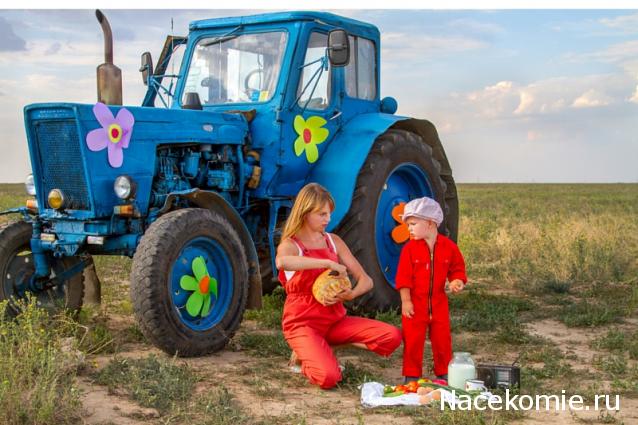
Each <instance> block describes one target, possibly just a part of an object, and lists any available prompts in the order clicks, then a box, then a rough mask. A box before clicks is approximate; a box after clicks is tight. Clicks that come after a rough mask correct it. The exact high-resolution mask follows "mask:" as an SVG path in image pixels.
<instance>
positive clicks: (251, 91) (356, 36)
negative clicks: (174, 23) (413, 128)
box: [142, 12, 381, 197]
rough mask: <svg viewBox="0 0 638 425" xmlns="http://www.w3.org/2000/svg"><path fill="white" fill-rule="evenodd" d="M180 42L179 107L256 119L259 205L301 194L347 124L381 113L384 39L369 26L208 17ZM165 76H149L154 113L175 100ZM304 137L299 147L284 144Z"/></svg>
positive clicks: (295, 16) (312, 15)
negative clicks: (161, 102)
mask: <svg viewBox="0 0 638 425" xmlns="http://www.w3.org/2000/svg"><path fill="white" fill-rule="evenodd" d="M171 42H172V43H173V44H177V43H180V44H181V43H185V44H186V47H185V51H184V54H183V60H182V65H181V69H180V71H179V75H176V76H173V77H175V79H177V81H176V82H175V89H174V93H172V97H173V102H172V107H173V108H181V109H184V108H185V109H202V110H204V111H216V112H221V111H243V112H244V113H245V115H246V116H247V117H248V118H249V119H250V136H251V141H250V143H251V148H252V149H253V150H255V151H256V152H258V153H259V155H260V156H261V166H262V174H261V184H260V185H259V187H257V188H256V189H255V192H254V195H255V196H258V197H261V196H290V195H294V194H295V193H296V192H297V191H298V190H299V188H300V187H301V186H302V185H303V184H304V182H305V181H306V178H307V176H308V171H309V168H312V167H313V165H314V164H315V163H316V162H317V160H318V159H319V158H320V156H321V154H322V153H323V152H324V150H325V149H326V148H327V146H328V145H329V142H330V141H331V139H332V138H333V137H334V135H335V134H337V133H338V132H339V131H340V129H341V128H342V126H343V124H344V123H346V122H347V121H349V120H350V119H352V118H353V117H355V116H357V115H360V114H362V113H366V112H374V111H379V109H380V103H381V102H380V100H379V78H378V69H379V66H378V63H379V48H378V46H379V31H378V29H377V28H376V27H374V26H373V25H370V24H367V23H364V22H360V21H356V20H353V19H348V18H344V17H340V16H337V15H333V14H330V13H320V12H286V13H271V14H263V15H255V16H248V17H238V18H220V19H208V20H201V21H195V22H192V23H191V24H190V32H189V35H188V39H187V40H186V38H179V39H177V40H172V39H171ZM167 43H168V41H167ZM164 52H172V49H171V48H165V49H164ZM145 55H147V54H145ZM167 59H168V58H167V55H164V57H161V58H160V64H162V63H164V62H166V61H167ZM148 63H149V61H148V59H147V60H144V59H143V66H142V69H148V68H147V64H148ZM160 66H161V65H160ZM163 72H164V69H160V70H156V72H155V73H154V74H151V75H149V76H145V81H146V82H150V84H149V90H148V94H147V96H146V99H145V101H144V104H145V105H146V106H150V105H151V104H152V103H153V102H156V96H165V94H164V92H165V91H166V90H164V91H162V90H161V89H159V88H160V87H162V79H163V78H164V77H165V75H163ZM253 117H254V118H253ZM296 139H299V141H297V142H295V143H294V146H293V149H284V148H282V147H281V146H278V145H279V144H280V141H281V140H296ZM274 146H276V147H277V148H276V149H272V147H274ZM283 164H286V166H285V167H283V166H282V165H283Z"/></svg>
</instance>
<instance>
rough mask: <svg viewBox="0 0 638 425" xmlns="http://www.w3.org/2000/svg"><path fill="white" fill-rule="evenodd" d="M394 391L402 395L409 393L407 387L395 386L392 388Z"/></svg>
mask: <svg viewBox="0 0 638 425" xmlns="http://www.w3.org/2000/svg"><path fill="white" fill-rule="evenodd" d="M394 391H397V392H398V391H403V392H404V393H407V392H409V391H408V387H406V386H405V385H397V386H396V387H395V388H394Z"/></svg>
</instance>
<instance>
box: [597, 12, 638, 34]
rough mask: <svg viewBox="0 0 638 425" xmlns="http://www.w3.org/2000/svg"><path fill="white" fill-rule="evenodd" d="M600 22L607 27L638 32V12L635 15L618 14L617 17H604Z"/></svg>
mask: <svg viewBox="0 0 638 425" xmlns="http://www.w3.org/2000/svg"><path fill="white" fill-rule="evenodd" d="M600 23H601V24H603V25H605V26H606V27H609V28H613V29H618V30H621V31H623V32H627V33H635V32H638V13H635V14H633V15H624V16H618V17H616V18H603V19H601V20H600Z"/></svg>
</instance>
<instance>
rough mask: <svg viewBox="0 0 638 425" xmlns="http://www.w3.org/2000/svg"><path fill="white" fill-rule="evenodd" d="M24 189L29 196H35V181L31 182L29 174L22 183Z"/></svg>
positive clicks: (31, 176)
mask: <svg viewBox="0 0 638 425" xmlns="http://www.w3.org/2000/svg"><path fill="white" fill-rule="evenodd" d="M24 187H25V188H26V189H27V193H28V194H29V195H31V196H35V180H33V174H29V175H28V176H27V179H26V180H25V181H24Z"/></svg>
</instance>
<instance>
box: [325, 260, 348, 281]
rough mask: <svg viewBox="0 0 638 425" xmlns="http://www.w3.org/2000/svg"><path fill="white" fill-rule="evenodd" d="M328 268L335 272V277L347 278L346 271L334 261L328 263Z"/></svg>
mask: <svg viewBox="0 0 638 425" xmlns="http://www.w3.org/2000/svg"><path fill="white" fill-rule="evenodd" d="M328 268H329V269H330V270H332V271H334V272H337V276H339V277H340V278H347V277H348V269H347V268H346V266H344V265H343V264H339V263H337V262H336V261H330V262H329V263H328ZM331 274H333V273H331Z"/></svg>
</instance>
